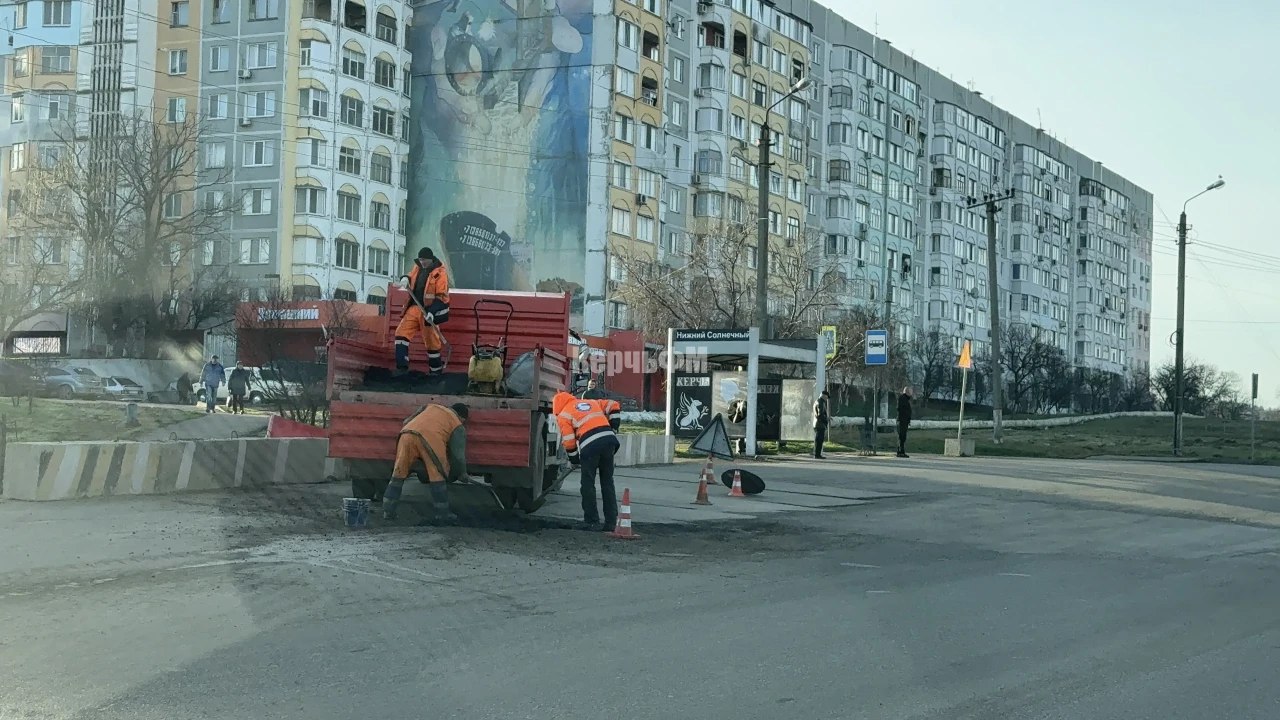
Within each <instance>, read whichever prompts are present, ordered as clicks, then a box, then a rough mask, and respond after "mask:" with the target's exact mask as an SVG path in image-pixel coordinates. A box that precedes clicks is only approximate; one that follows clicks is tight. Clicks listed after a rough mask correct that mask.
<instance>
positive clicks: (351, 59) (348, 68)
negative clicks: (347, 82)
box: [342, 48, 365, 80]
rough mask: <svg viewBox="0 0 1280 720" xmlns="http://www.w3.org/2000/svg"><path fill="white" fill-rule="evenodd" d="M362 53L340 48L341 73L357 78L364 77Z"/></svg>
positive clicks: (361, 78)
mask: <svg viewBox="0 0 1280 720" xmlns="http://www.w3.org/2000/svg"><path fill="white" fill-rule="evenodd" d="M364 65H365V58H364V53H362V52H358V51H356V50H351V49H349V48H343V50H342V74H343V75H346V76H348V77H353V78H356V79H357V80H363V79H364Z"/></svg>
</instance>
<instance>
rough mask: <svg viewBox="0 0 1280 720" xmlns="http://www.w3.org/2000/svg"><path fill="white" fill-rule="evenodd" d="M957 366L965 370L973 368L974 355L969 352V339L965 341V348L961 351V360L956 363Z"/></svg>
mask: <svg viewBox="0 0 1280 720" xmlns="http://www.w3.org/2000/svg"><path fill="white" fill-rule="evenodd" d="M956 367H958V368H962V369H964V370H972V369H973V357H972V356H971V355H970V353H969V341H968V340H965V341H964V349H962V350H961V351H960V362H957V363H956Z"/></svg>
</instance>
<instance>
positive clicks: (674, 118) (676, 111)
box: [667, 100, 686, 167]
mask: <svg viewBox="0 0 1280 720" xmlns="http://www.w3.org/2000/svg"><path fill="white" fill-rule="evenodd" d="M685 112H686V106H685V104H684V103H683V102H680V101H679V100H672V101H671V107H670V108H669V109H668V110H667V116H668V117H669V118H670V119H671V124H672V126H674V127H684V116H685ZM679 166H680V165H679V163H677V164H676V167H679Z"/></svg>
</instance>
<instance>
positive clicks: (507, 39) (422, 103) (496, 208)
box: [406, 0, 593, 312]
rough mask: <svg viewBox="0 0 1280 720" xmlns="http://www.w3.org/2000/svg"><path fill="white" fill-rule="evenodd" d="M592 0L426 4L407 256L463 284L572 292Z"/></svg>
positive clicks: (581, 213)
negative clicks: (433, 260)
mask: <svg viewBox="0 0 1280 720" xmlns="http://www.w3.org/2000/svg"><path fill="white" fill-rule="evenodd" d="M592 21H593V18H592V15H591V0H536V1H535V2H531V1H530V0H435V1H434V2H427V3H425V4H422V5H419V6H417V7H416V8H415V12H414V19H413V29H412V33H413V34H412V36H411V39H410V44H411V48H412V50H413V64H412V68H413V87H412V107H413V109H414V110H413V117H412V120H411V122H412V126H411V128H410V148H411V150H410V186H409V200H408V218H407V225H408V227H407V228H406V230H407V232H406V235H407V238H408V244H407V247H406V254H407V255H408V256H409V257H413V255H414V254H415V253H416V252H417V250H418V248H420V247H423V246H426V247H430V248H433V249H435V250H436V251H437V253H439V252H440V251H441V250H443V258H444V261H445V263H446V265H447V266H448V268H449V272H450V275H451V276H452V281H453V284H454V286H455V287H459V288H478V289H493V290H535V289H541V290H552V291H562V290H568V291H570V292H573V293H575V303H574V305H575V311H576V312H581V302H582V300H581V288H582V286H583V274H584V272H585V257H586V210H587V183H588V180H589V175H590V170H589V163H588V134H589V131H590V126H589V119H590V112H589V108H590V105H591V103H590V99H591V98H590V91H591V39H592V36H591V31H592Z"/></svg>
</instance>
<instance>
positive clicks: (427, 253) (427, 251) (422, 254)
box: [418, 247, 436, 260]
mask: <svg viewBox="0 0 1280 720" xmlns="http://www.w3.org/2000/svg"><path fill="white" fill-rule="evenodd" d="M418 259H419V260H435V259H436V254H435V253H433V252H431V248H428V247H424V248H422V249H421V250H419V251H418Z"/></svg>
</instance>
